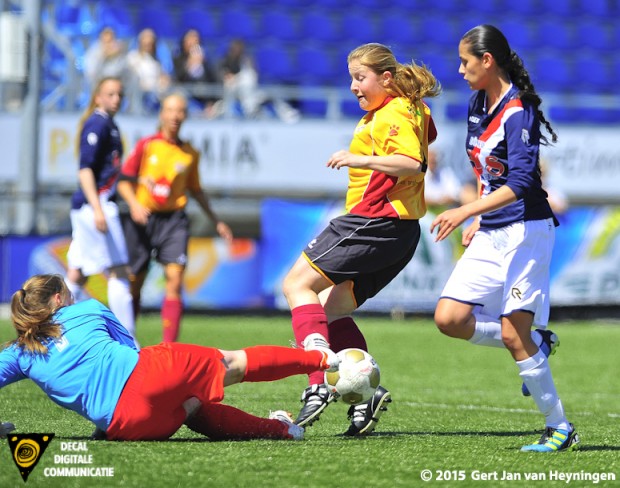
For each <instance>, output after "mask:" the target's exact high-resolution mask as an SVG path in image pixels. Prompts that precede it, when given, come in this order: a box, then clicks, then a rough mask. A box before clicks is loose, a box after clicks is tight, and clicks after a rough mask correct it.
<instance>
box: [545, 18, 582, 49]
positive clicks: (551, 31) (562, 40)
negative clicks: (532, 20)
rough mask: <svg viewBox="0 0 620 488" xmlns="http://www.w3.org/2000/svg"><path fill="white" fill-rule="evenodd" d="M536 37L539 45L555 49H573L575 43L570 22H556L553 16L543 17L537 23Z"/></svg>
mask: <svg viewBox="0 0 620 488" xmlns="http://www.w3.org/2000/svg"><path fill="white" fill-rule="evenodd" d="M537 29H538V38H539V39H540V44H541V46H544V47H545V48H548V47H551V48H556V49H573V48H574V47H575V46H576V45H577V43H576V40H575V29H574V25H573V24H572V22H570V21H568V20H565V21H563V22H558V21H557V19H554V18H549V17H547V18H544V19H542V20H541V21H540V22H539V23H538V27H537Z"/></svg>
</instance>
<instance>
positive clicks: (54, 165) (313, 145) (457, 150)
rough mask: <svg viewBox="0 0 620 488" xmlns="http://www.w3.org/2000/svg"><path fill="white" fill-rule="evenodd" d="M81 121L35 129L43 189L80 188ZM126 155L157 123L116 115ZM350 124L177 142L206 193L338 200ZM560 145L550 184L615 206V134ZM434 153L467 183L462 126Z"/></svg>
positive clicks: (570, 137) (618, 173)
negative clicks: (188, 149)
mask: <svg viewBox="0 0 620 488" xmlns="http://www.w3.org/2000/svg"><path fill="white" fill-rule="evenodd" d="M78 119H79V114H62V113H61V114H44V115H43V116H42V117H41V123H40V137H39V142H40V153H39V159H40V164H39V170H38V174H39V178H40V182H41V183H42V184H58V185H62V186H63V187H64V188H66V187H75V186H77V151H76V139H77V124H78ZM116 119H117V122H118V125H119V127H120V129H121V133H122V134H123V137H124V139H123V142H124V146H125V154H128V152H129V151H130V150H131V149H132V148H133V146H134V145H135V143H136V142H137V140H138V139H140V138H141V137H144V136H147V135H150V134H152V133H154V132H155V131H156V128H157V124H158V120H157V117H154V116H152V117H130V116H126V115H118V116H117V117H116ZM20 122H21V120H20V118H19V116H17V115H13V114H2V115H0V144H1V146H2V148H3V151H4V152H3V156H4V157H3V166H2V173H1V174H0V184H1V183H3V182H15V181H16V180H17V179H18V177H19V164H20V161H19V143H18V141H19V140H20ZM354 127H355V120H351V119H348V120H342V121H326V120H307V121H306V120H302V121H301V122H299V123H297V124H284V123H282V122H278V121H245V120H241V121H220V120H215V121H206V120H200V119H189V120H187V121H186V122H185V124H184V126H183V129H182V132H181V135H182V137H183V138H185V139H188V140H190V141H191V142H192V143H193V144H194V145H195V146H196V148H197V149H198V150H199V151H200V152H201V160H200V172H201V178H202V183H203V185H204V186H205V188H207V189H213V190H218V191H229V192H233V193H234V192H258V193H261V192H263V193H266V194H269V192H271V194H274V193H275V194H278V195H303V194H304V193H305V194H310V193H314V194H316V193H317V192H321V193H323V194H332V195H334V197H339V196H340V195H342V192H343V191H344V189H345V188H346V186H347V172H346V171H334V170H331V169H328V168H326V167H325V162H326V161H327V159H328V158H329V156H330V155H331V154H332V153H333V152H335V151H337V150H339V149H344V148H347V147H348V146H349V143H350V140H351V135H352V132H353V129H354ZM557 130H558V133H559V134H560V140H559V142H558V143H557V144H555V145H554V146H551V147H543V148H542V150H541V154H542V156H543V159H544V160H546V162H547V165H546V167H547V171H548V183H549V185H550V186H551V187H554V188H555V189H557V191H559V192H561V193H563V194H565V195H566V196H567V197H568V198H569V199H575V200H577V201H589V200H590V201H591V200H592V199H596V201H600V200H609V201H611V202H616V201H618V202H620V193H619V192H618V189H617V186H616V183H615V182H616V181H618V179H619V178H620V147H618V146H616V145H615V144H613V142H612V141H614V140H615V137H616V134H617V132H618V128H617V127H610V126H607V127H605V126H574V125H570V126H559V127H557ZM438 131H439V136H438V139H437V142H436V143H435V144H434V146H433V147H435V148H438V149H440V150H441V152H442V153H443V156H444V157H443V159H442V161H443V162H444V164H447V165H449V166H451V167H452V168H453V169H454V170H455V171H456V173H457V175H459V176H460V177H461V178H471V175H472V172H471V167H470V165H469V163H468V162H467V159H466V157H465V148H464V146H465V144H464V138H465V133H464V131H463V125H462V124H460V123H451V122H442V123H439V124H438Z"/></svg>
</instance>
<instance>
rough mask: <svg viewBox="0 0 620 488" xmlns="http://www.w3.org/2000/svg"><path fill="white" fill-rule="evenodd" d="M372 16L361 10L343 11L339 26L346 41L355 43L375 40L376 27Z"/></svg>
mask: <svg viewBox="0 0 620 488" xmlns="http://www.w3.org/2000/svg"><path fill="white" fill-rule="evenodd" d="M374 17H375V16H373V15H368V14H367V13H365V12H363V11H361V12H360V11H356V10H346V11H344V12H343V14H342V19H341V28H342V33H343V35H344V38H345V39H346V40H347V42H351V43H353V44H356V45H359V44H366V43H367V42H377V27H376V24H375V20H374Z"/></svg>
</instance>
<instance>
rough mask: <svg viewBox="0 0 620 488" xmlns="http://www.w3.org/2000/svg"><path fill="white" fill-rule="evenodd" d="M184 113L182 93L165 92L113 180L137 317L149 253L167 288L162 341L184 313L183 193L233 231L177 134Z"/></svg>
mask: <svg viewBox="0 0 620 488" xmlns="http://www.w3.org/2000/svg"><path fill="white" fill-rule="evenodd" d="M186 118H187V100H186V98H185V96H184V95H181V94H178V93H173V94H171V95H168V96H167V97H166V98H164V100H163V101H162V106H161V110H160V114H159V122H160V125H159V131H158V132H157V133H156V134H155V135H152V136H149V137H145V138H143V139H141V140H140V141H138V143H137V144H136V146H135V148H134V149H133V151H132V153H131V154H130V155H129V157H128V158H127V160H126V161H125V163H124V165H123V169H122V173H121V180H120V181H119V186H118V191H119V194H120V195H121V196H122V197H123V199H124V200H125V201H126V202H127V204H128V205H129V212H130V217H129V218H125V219H124V224H123V225H124V230H125V237H126V239H127V243H128V248H129V257H130V264H131V270H132V273H133V275H134V279H133V280H132V284H131V292H132V295H133V300H134V305H135V312H136V317H137V314H138V311H139V307H140V292H141V289H142V285H143V284H144V280H145V278H146V274H147V271H148V267H149V263H150V260H151V255H152V253H154V255H155V258H156V259H157V261H159V262H160V263H161V264H162V265H163V266H164V274H165V278H166V289H165V297H164V302H163V304H162V308H161V317H162V325H163V340H164V341H165V342H172V341H176V340H177V337H178V335H179V328H180V324H181V318H182V315H183V296H182V295H183V277H184V274H185V268H186V265H187V245H188V240H189V218H188V216H187V214H186V212H185V207H186V205H187V200H188V197H187V193H188V192H189V194H190V195H191V196H192V197H193V198H194V199H195V200H196V202H198V204H199V205H200V208H201V209H202V210H203V212H204V213H205V215H206V216H207V217H208V218H209V219H210V220H211V221H212V222H213V224H214V226H215V230H216V231H217V233H218V234H219V235H220V237H222V238H223V239H225V240H226V241H228V242H230V241H232V237H233V235H232V231H231V229H230V227H229V226H228V225H227V224H226V223H224V222H222V221H221V220H219V219H218V218H217V216H216V215H215V213H214V212H213V210H212V209H211V206H210V204H209V200H208V199H207V197H206V195H205V194H204V193H203V191H202V188H201V186H200V176H199V174H198V161H199V159H200V154H199V153H198V151H196V149H194V148H193V147H192V145H191V144H189V143H188V142H185V141H183V140H181V139H180V138H179V132H180V130H181V126H182V125H183V122H184V121H185V119H186Z"/></svg>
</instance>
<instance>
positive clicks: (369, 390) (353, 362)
mask: <svg viewBox="0 0 620 488" xmlns="http://www.w3.org/2000/svg"><path fill="white" fill-rule="evenodd" d="M338 357H339V358H340V366H339V367H338V371H334V372H332V373H328V372H326V373H325V384H326V385H327V389H328V390H329V391H330V393H331V394H332V395H334V396H335V397H336V398H339V399H341V400H342V401H343V402H345V403H348V404H349V405H358V404H360V403H363V402H365V401H368V400H370V398H371V397H372V395H373V394H374V393H375V390H376V389H377V387H378V386H379V381H380V373H379V365H378V364H377V362H376V361H375V360H374V358H373V357H372V356H371V355H370V354H368V353H367V352H366V351H363V350H361V349H352V348H351V349H343V350H342V351H340V352H339V353H338Z"/></svg>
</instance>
